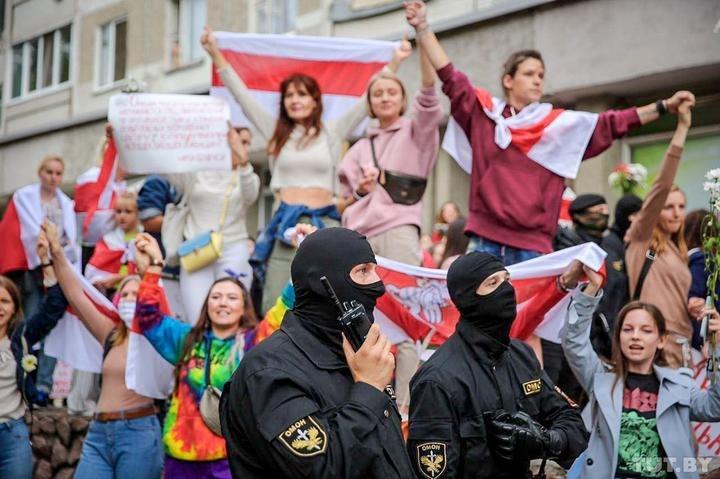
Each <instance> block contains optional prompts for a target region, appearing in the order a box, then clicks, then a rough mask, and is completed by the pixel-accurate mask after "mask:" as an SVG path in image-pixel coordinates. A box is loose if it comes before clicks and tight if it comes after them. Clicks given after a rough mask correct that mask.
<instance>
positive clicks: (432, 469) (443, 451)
mask: <svg viewBox="0 0 720 479" xmlns="http://www.w3.org/2000/svg"><path fill="white" fill-rule="evenodd" d="M446 466H447V447H446V445H445V443H443V442H424V443H422V444H419V445H418V446H417V467H418V470H419V471H420V472H421V473H422V475H423V476H424V477H427V478H428V479H437V478H439V477H442V475H443V473H444V472H445V469H446Z"/></svg>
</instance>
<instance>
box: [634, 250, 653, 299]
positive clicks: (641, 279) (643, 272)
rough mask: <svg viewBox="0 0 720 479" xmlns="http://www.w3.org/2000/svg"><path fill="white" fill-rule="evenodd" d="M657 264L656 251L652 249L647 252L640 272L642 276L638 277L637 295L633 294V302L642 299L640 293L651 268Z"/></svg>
mask: <svg viewBox="0 0 720 479" xmlns="http://www.w3.org/2000/svg"><path fill="white" fill-rule="evenodd" d="M654 262H655V250H654V249H652V248H650V249H648V250H647V251H646V252H645V262H644V263H643V265H642V269H641V270H640V276H639V277H638V282H637V286H636V287H635V294H633V297H632V299H633V301H637V300H639V299H640V293H642V289H643V285H644V284H645V278H647V275H648V272H649V271H650V267H651V266H652V265H653V263H654Z"/></svg>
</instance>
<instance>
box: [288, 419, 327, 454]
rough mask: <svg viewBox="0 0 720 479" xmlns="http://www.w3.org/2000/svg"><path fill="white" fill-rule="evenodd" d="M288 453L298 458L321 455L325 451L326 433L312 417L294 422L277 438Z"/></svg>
mask: <svg viewBox="0 0 720 479" xmlns="http://www.w3.org/2000/svg"><path fill="white" fill-rule="evenodd" d="M278 439H279V440H280V442H281V443H282V444H283V445H285V447H287V448H288V449H290V452H292V453H293V454H295V455H296V456H300V457H311V456H317V455H318V454H323V453H324V452H325V450H326V449H327V433H326V432H325V430H324V429H323V428H322V426H320V424H319V423H318V422H317V421H315V419H313V417H312V416H305V417H304V418H302V419H298V420H297V421H295V422H294V423H293V424H292V425H291V426H290V427H288V428H287V429H286V430H285V431H283V432H282V433H280V435H279V436H278Z"/></svg>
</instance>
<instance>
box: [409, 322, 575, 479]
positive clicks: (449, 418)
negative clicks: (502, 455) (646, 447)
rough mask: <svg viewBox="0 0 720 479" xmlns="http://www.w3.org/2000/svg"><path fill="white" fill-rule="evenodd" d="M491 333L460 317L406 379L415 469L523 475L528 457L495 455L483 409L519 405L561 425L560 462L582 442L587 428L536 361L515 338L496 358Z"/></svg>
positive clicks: (437, 473) (426, 474)
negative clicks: (453, 329) (509, 458)
mask: <svg viewBox="0 0 720 479" xmlns="http://www.w3.org/2000/svg"><path fill="white" fill-rule="evenodd" d="M491 341H492V340H491V339H489V338H488V337H487V336H485V335H484V334H482V333H480V332H479V331H478V330H477V329H475V328H474V327H472V326H471V325H469V324H468V323H465V322H463V321H460V322H459V323H458V326H457V331H456V333H455V334H454V335H453V336H451V337H450V338H449V339H448V340H447V342H445V344H443V345H442V346H441V347H440V348H439V349H438V350H437V351H436V352H435V354H433V356H432V357H431V358H430V360H429V361H428V362H427V363H425V364H424V365H423V366H422V368H421V369H420V371H419V372H418V373H417V374H416V375H415V377H414V378H413V380H412V382H411V393H410V435H409V438H408V455H409V456H410V461H411V462H412V465H413V468H414V469H415V473H416V476H417V477H420V478H430V479H440V478H464V477H478V478H484V477H487V478H491V477H492V478H501V477H508V478H514V479H517V478H523V477H526V476H527V471H528V466H529V464H528V463H529V461H530V459H535V458H519V460H517V461H514V462H513V463H512V464H507V463H503V462H500V461H498V460H497V459H496V458H495V457H494V456H493V454H492V453H491V450H490V449H489V448H488V442H489V441H491V440H492V438H490V437H487V436H486V426H485V420H486V419H485V418H484V417H483V416H484V413H487V412H493V411H496V410H498V409H504V410H506V411H507V412H509V413H511V414H512V413H515V412H517V411H524V412H526V413H527V414H529V415H530V416H531V417H532V418H533V419H535V420H536V421H538V422H539V423H541V424H542V425H543V426H545V427H546V428H548V429H550V428H552V429H555V430H559V431H562V432H564V433H565V437H566V439H567V441H566V444H565V447H564V450H563V454H562V457H561V458H560V462H561V463H570V462H572V460H574V459H575V457H577V456H578V455H579V454H580V453H581V452H582V451H583V450H584V449H585V447H586V445H587V439H588V434H587V431H586V430H585V427H584V425H583V422H582V419H581V418H580V414H579V411H578V410H577V409H576V407H573V405H571V403H570V402H569V400H568V399H566V398H564V397H563V395H562V394H561V393H560V392H559V390H556V389H555V386H554V384H553V383H552V382H551V381H550V379H549V378H548V377H547V375H546V374H545V373H544V372H542V370H541V369H540V364H539V363H538V361H537V359H536V357H535V354H534V353H533V351H532V349H530V347H529V346H528V345H526V344H525V343H523V342H521V341H515V340H513V341H511V342H510V346H509V348H508V349H507V350H506V351H504V352H502V353H500V354H499V355H498V356H497V357H496V359H495V360H493V359H491V357H490V356H489V355H488V354H487V352H486V351H488V350H489V348H488V345H489V344H490V342H491Z"/></svg>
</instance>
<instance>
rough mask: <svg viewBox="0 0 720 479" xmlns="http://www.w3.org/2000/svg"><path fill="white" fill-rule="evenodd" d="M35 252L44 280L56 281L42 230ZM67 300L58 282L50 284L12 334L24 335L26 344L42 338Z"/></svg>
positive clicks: (59, 317)
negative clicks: (35, 308)
mask: <svg viewBox="0 0 720 479" xmlns="http://www.w3.org/2000/svg"><path fill="white" fill-rule="evenodd" d="M37 253H38V257H39V258H40V264H42V265H43V266H42V272H43V278H44V280H45V281H46V282H49V283H52V282H56V283H57V281H56V279H57V278H56V277H55V271H54V269H53V266H52V262H51V261H50V244H49V242H48V240H47V236H46V235H45V233H44V232H42V231H41V232H40V234H39V236H38V242H37ZM67 306H68V302H67V300H66V299H65V296H64V295H63V293H62V290H61V289H60V286H59V285H58V284H55V285H53V286H50V287H48V288H47V291H46V292H45V296H44V297H43V300H42V302H41V303H40V307H39V308H38V310H37V311H36V312H35V314H33V315H32V316H30V317H29V318H26V319H25V322H24V327H22V328H18V329H17V330H16V331H15V333H14V334H22V335H23V336H25V340H26V341H27V344H29V345H33V344H35V343H37V342H38V341H40V340H41V339H43V338H44V337H45V336H46V335H47V334H48V333H49V332H50V331H51V330H52V329H53V328H54V327H55V325H56V324H57V322H58V321H59V320H60V319H61V318H62V317H63V315H64V314H65V310H66V309H67Z"/></svg>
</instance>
